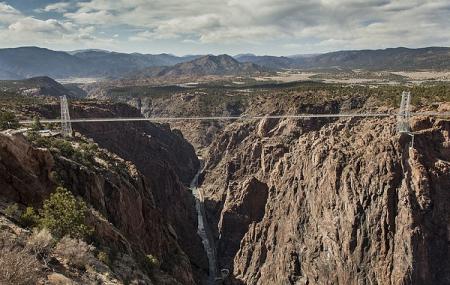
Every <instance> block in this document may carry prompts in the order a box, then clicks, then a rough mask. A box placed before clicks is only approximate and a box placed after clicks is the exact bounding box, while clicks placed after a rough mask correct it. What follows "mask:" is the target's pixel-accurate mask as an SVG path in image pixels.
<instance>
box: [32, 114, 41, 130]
mask: <svg viewBox="0 0 450 285" xmlns="http://www.w3.org/2000/svg"><path fill="white" fill-rule="evenodd" d="M31 129H32V130H33V131H40V130H42V129H43V127H42V124H41V119H40V118H39V116H36V117H34V118H33V124H31Z"/></svg>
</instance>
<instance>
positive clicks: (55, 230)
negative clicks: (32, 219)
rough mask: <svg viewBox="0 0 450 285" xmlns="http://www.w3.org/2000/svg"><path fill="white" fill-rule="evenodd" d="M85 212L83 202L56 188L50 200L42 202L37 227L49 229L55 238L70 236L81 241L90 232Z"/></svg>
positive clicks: (60, 188)
mask: <svg viewBox="0 0 450 285" xmlns="http://www.w3.org/2000/svg"><path fill="white" fill-rule="evenodd" d="M86 212H87V206H86V203H85V202H84V201H82V200H79V199H76V198H75V197H74V196H73V194H72V193H71V192H70V191H68V190H67V189H65V188H62V187H58V188H57V189H56V191H55V192H54V193H52V194H51V195H50V198H49V199H48V200H46V201H44V206H43V208H42V211H41V213H40V219H39V226H40V227H41V228H47V229H49V230H50V232H51V233H52V235H53V236H55V237H57V238H62V237H64V236H70V237H72V238H79V239H83V238H85V237H87V236H88V235H90V234H91V232H92V230H91V229H90V228H89V227H88V226H87V225H86V224H85V218H86Z"/></svg>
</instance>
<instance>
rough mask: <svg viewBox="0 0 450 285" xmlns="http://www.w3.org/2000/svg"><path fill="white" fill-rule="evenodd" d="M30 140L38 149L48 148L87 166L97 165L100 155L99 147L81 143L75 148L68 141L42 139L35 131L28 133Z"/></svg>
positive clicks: (51, 138)
mask: <svg viewBox="0 0 450 285" xmlns="http://www.w3.org/2000/svg"><path fill="white" fill-rule="evenodd" d="M28 139H29V140H30V141H31V142H32V143H33V145H35V146H37V147H45V148H48V149H50V151H52V152H53V153H56V154H60V155H62V156H64V157H66V158H69V159H72V160H74V161H76V162H78V163H80V164H83V165H85V166H93V165H95V164H96V162H95V157H96V156H98V155H100V153H99V149H98V146H97V145H96V144H93V143H86V142H79V143H78V147H76V148H75V147H73V146H72V143H71V142H70V141H68V140H66V139H59V138H53V137H42V136H40V135H39V134H38V133H36V132H34V131H31V132H29V133H28Z"/></svg>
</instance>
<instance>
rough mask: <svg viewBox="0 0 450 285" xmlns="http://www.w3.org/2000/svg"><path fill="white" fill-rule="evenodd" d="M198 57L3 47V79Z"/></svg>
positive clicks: (99, 72)
mask: <svg viewBox="0 0 450 285" xmlns="http://www.w3.org/2000/svg"><path fill="white" fill-rule="evenodd" d="M197 57H198V56H186V57H177V56H174V55H169V54H158V55H151V54H139V53H132V54H126V53H116V52H108V51H103V50H80V51H73V52H62V51H53V50H49V49H44V48H38V47H20V48H9V49H0V79H24V78H29V77H35V76H49V77H52V78H69V77H121V76H123V75H125V74H127V73H130V72H134V71H137V70H140V69H144V68H148V67H153V66H172V65H175V64H178V63H181V62H186V61H189V60H192V59H194V58H197Z"/></svg>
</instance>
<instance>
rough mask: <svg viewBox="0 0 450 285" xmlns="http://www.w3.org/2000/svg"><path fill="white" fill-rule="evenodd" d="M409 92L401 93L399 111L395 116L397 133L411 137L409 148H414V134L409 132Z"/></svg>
mask: <svg viewBox="0 0 450 285" xmlns="http://www.w3.org/2000/svg"><path fill="white" fill-rule="evenodd" d="M410 120H411V92H405V91H404V92H403V93H402V100H401V101H400V109H399V111H398V115H397V132H398V133H400V134H407V135H409V136H411V147H414V133H412V132H411V126H410Z"/></svg>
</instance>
